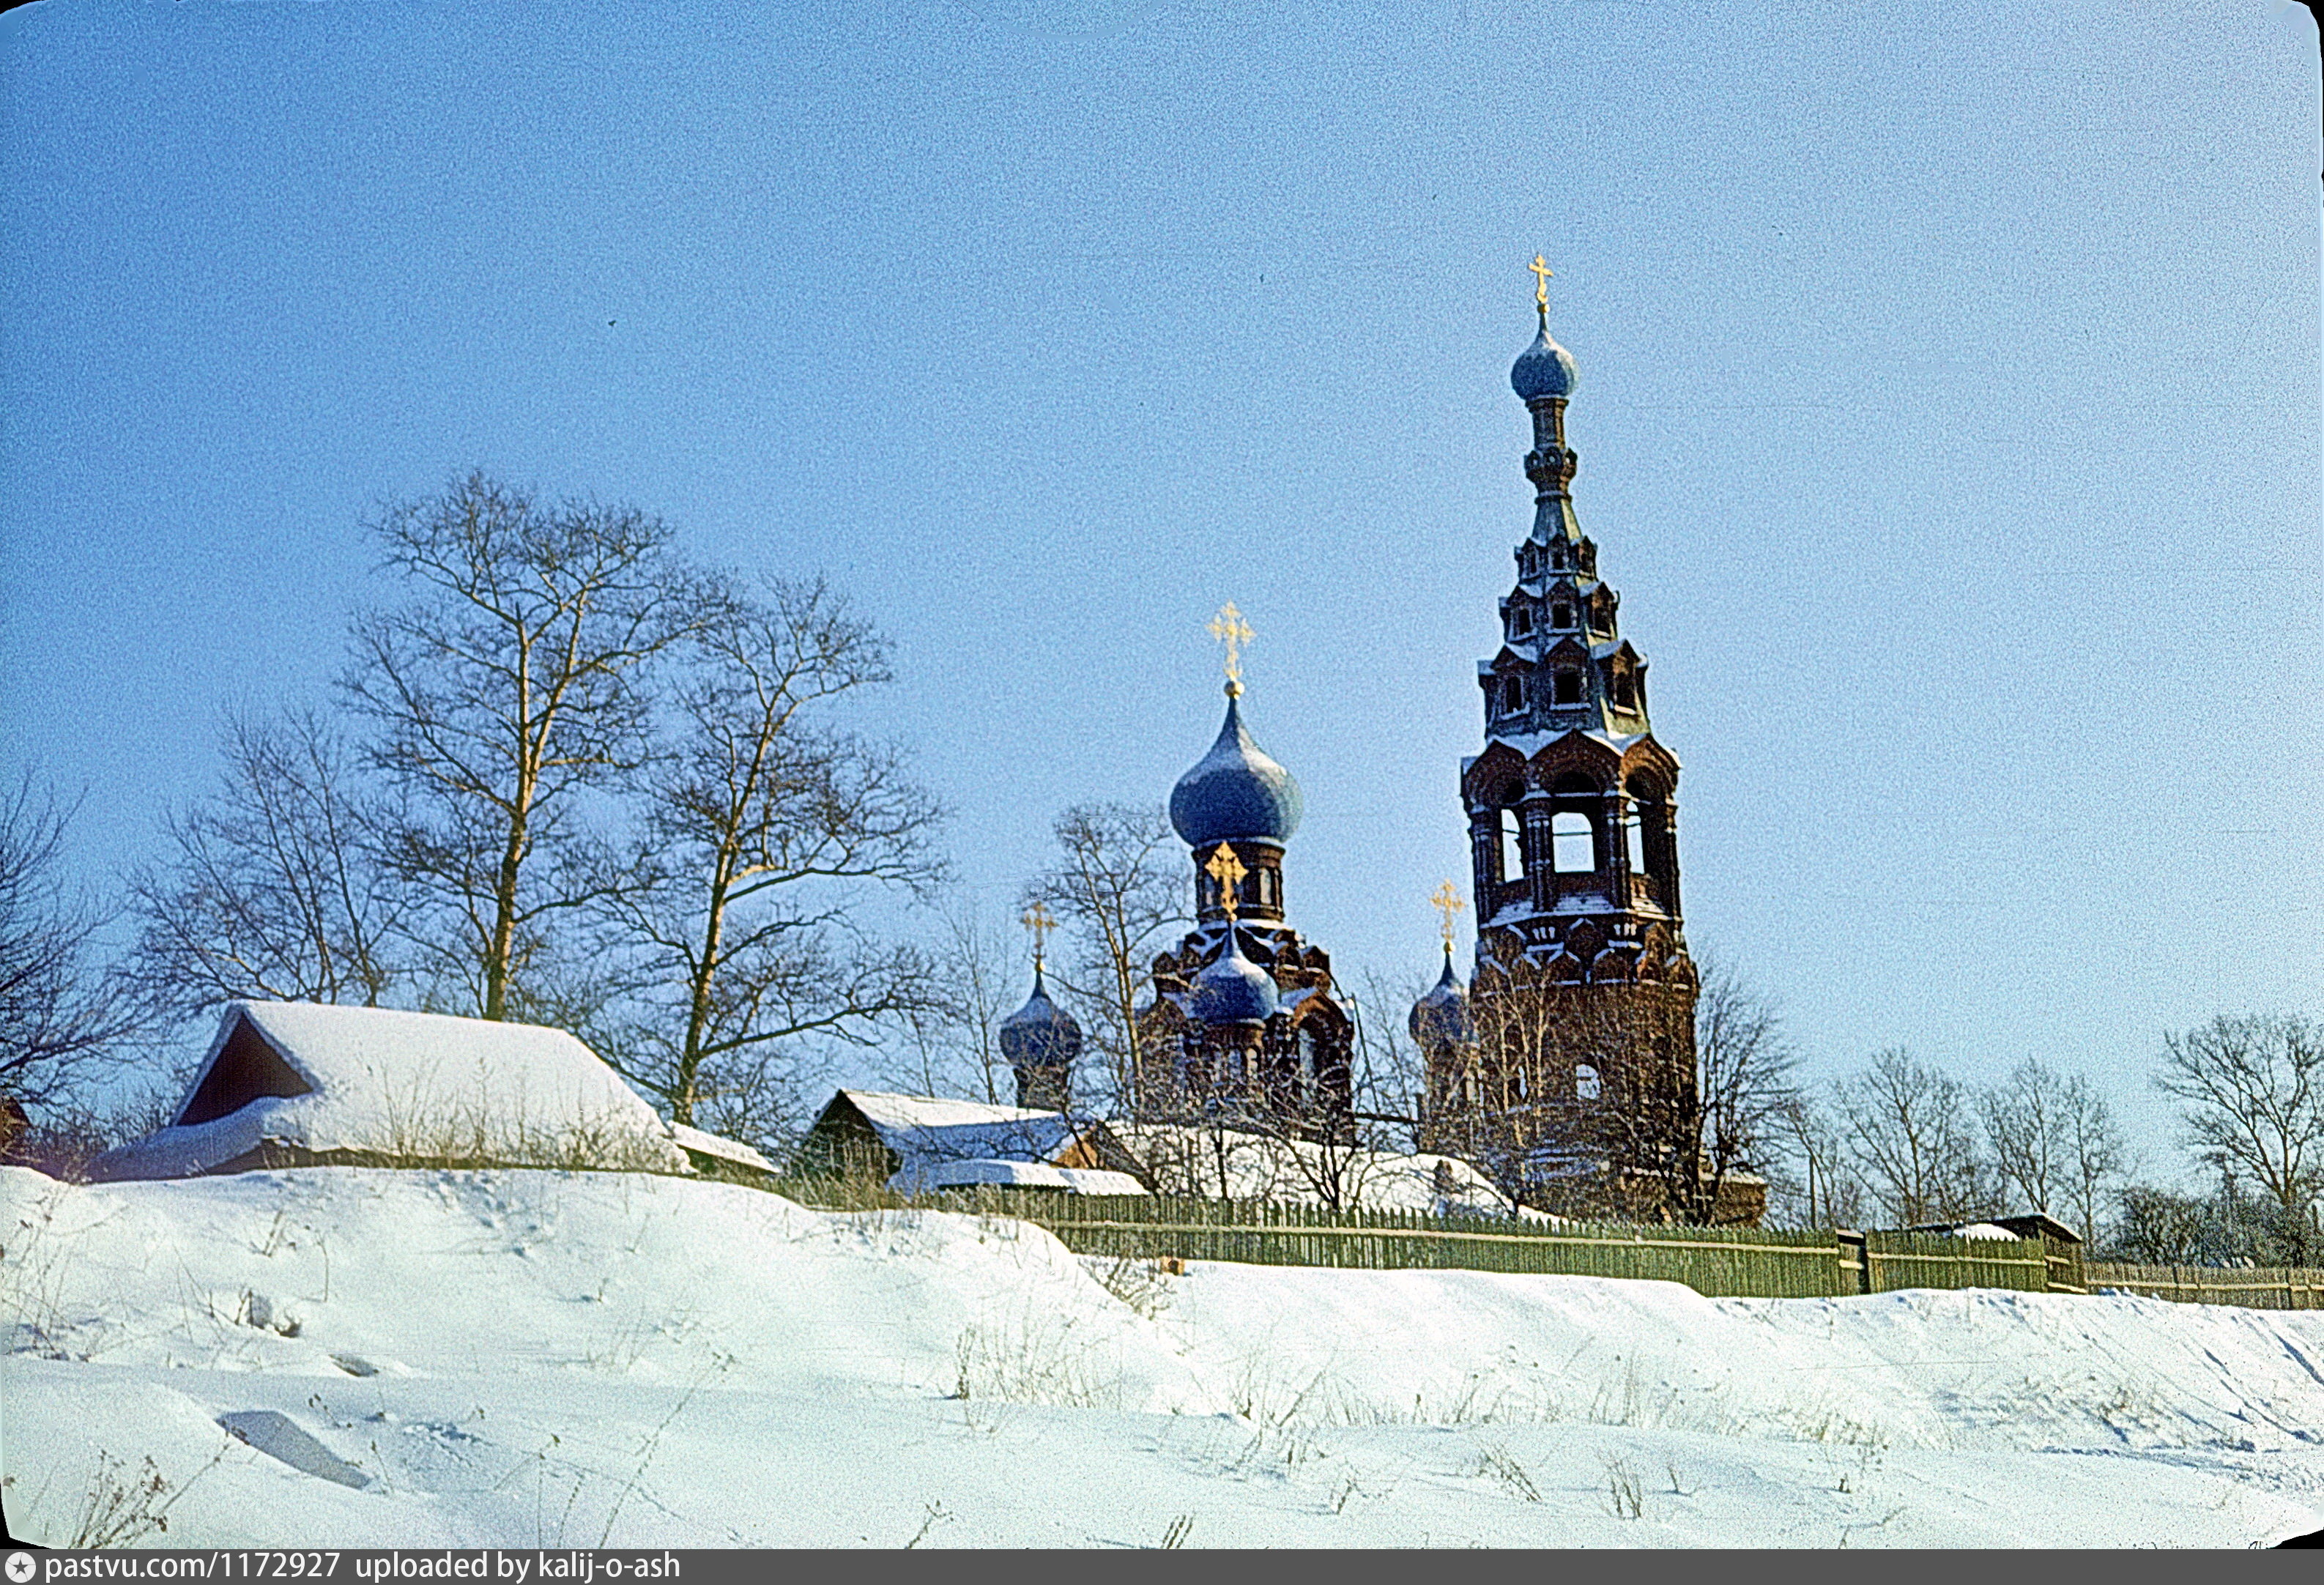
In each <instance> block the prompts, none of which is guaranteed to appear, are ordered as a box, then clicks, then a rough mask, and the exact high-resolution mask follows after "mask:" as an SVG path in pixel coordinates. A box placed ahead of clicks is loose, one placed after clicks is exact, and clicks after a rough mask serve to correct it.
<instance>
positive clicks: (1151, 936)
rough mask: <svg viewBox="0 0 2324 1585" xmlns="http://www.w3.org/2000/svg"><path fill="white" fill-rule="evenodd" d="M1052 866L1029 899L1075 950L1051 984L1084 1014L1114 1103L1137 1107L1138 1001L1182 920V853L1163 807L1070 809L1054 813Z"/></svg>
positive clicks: (1028, 892)
mask: <svg viewBox="0 0 2324 1585" xmlns="http://www.w3.org/2000/svg"><path fill="white" fill-rule="evenodd" d="M1056 838H1057V845H1058V847H1059V848H1060V849H1061V850H1063V851H1062V853H1061V856H1060V858H1059V861H1058V862H1057V863H1056V866H1054V867H1053V868H1051V869H1049V870H1047V871H1044V872H1043V873H1042V874H1040V875H1039V876H1037V877H1036V878H1035V880H1033V882H1032V884H1031V885H1030V886H1028V888H1027V889H1026V894H1025V900H1026V901H1027V903H1028V905H1029V904H1031V903H1036V902H1038V903H1045V904H1047V906H1048V908H1050V909H1051V910H1052V911H1053V912H1054V913H1055V914H1056V917H1057V918H1058V920H1059V922H1060V923H1062V924H1064V925H1065V926H1066V927H1067V928H1069V929H1070V930H1072V931H1073V932H1074V937H1075V938H1076V945H1078V947H1079V948H1080V952H1079V955H1078V956H1077V958H1076V959H1075V961H1074V968H1073V971H1072V972H1071V974H1070V975H1066V974H1059V975H1057V977H1056V978H1057V982H1058V984H1059V985H1060V986H1061V987H1063V988H1064V989H1065V991H1066V992H1067V993H1068V994H1069V995H1070V996H1071V997H1072V998H1073V999H1074V1001H1075V1003H1076V1004H1077V1005H1078V1006H1079V1008H1080V1009H1082V1010H1083V1011H1084V1013H1085V1014H1086V1015H1088V1016H1087V1018H1086V1019H1085V1022H1086V1024H1087V1026H1088V1027H1085V1028H1084V1040H1085V1041H1086V1046H1085V1049H1089V1050H1091V1051H1092V1053H1093V1055H1095V1056H1096V1057H1097V1059H1098V1062H1099V1064H1100V1065H1101V1067H1102V1070H1103V1071H1104V1073H1105V1074H1106V1076H1107V1078H1108V1080H1109V1081H1110V1083H1111V1089H1112V1092H1113V1093H1112V1100H1113V1102H1114V1104H1115V1105H1116V1106H1118V1107H1120V1108H1123V1109H1127V1110H1136V1109H1137V1106H1138V1103H1139V1096H1138V1093H1137V1086H1138V1082H1139V1074H1140V1073H1141V1072H1142V1071H1143V1065H1142V1055H1143V1054H1142V1052H1141V1050H1140V1045H1139V1040H1140V1036H1139V1017H1138V998H1139V990H1140V988H1141V987H1142V986H1143V985H1144V984H1145V982H1146V977H1147V970H1148V966H1149V963H1150V959H1151V957H1152V955H1153V954H1154V952H1155V951H1156V949H1157V947H1159V946H1161V945H1164V944H1165V942H1166V939H1167V935H1168V932H1169V931H1170V930H1172V929H1173V928H1175V927H1176V926H1179V925H1183V924H1185V922H1186V920H1187V918H1188V915H1187V913H1186V908H1185V880H1184V878H1183V877H1182V876H1181V875H1180V873H1179V872H1178V869H1177V861H1178V859H1179V857H1180V854H1181V852H1182V850H1181V849H1180V848H1179V846H1178V843H1177V838H1176V834H1175V833H1174V832H1173V831H1172V829H1171V826H1170V822H1169V819H1168V817H1167V816H1165V815H1164V814H1163V813H1162V812H1161V811H1160V810H1159V809H1153V808H1148V807H1145V806H1139V805H1130V804H1076V805H1074V806H1073V807H1072V808H1070V809H1067V810H1066V811H1065V813H1064V814H1062V815H1060V816H1057V823H1056Z"/></svg>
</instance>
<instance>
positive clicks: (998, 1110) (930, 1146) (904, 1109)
mask: <svg viewBox="0 0 2324 1585" xmlns="http://www.w3.org/2000/svg"><path fill="white" fill-rule="evenodd" d="M839 1093H840V1094H841V1095H842V1096H844V1098H845V1099H846V1100H847V1101H848V1102H849V1103H850V1104H852V1105H853V1107H854V1108H855V1110H857V1111H859V1112H861V1113H862V1115H863V1119H864V1120H865V1121H866V1122H868V1123H870V1124H871V1129H872V1131H873V1132H874V1133H876V1134H878V1135H879V1136H880V1142H881V1144H882V1145H885V1146H886V1147H888V1148H889V1149H890V1150H892V1151H894V1152H895V1153H896V1154H897V1155H898V1156H900V1157H902V1159H903V1162H904V1166H905V1169H906V1170H907V1171H910V1170H912V1169H913V1166H914V1164H915V1163H925V1162H937V1161H977V1160H1007V1161H1048V1160H1051V1159H1053V1158H1054V1157H1056V1156H1058V1155H1060V1154H1062V1153H1063V1152H1064V1151H1065V1150H1066V1149H1067V1148H1068V1147H1071V1146H1072V1145H1073V1143H1074V1141H1075V1140H1076V1139H1078V1138H1080V1137H1081V1135H1082V1131H1083V1129H1084V1126H1085V1125H1084V1124H1083V1123H1082V1122H1080V1121H1079V1120H1076V1119H1074V1118H1070V1117H1067V1116H1066V1115H1065V1113H1064V1112H1060V1111H1040V1110H1033V1109H1031V1108H1028V1107H1022V1106H996V1105H993V1104H991V1102H988V1101H953V1100H947V1099H945V1098H944V1097H941V1096H935V1095H890V1094H887V1093H884V1092H880V1091H877V1090H842V1091H841V1092H839Z"/></svg>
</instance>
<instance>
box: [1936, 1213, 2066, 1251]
mask: <svg viewBox="0 0 2324 1585" xmlns="http://www.w3.org/2000/svg"><path fill="white" fill-rule="evenodd" d="M1905 1231H1906V1232H1908V1233H1949V1234H1950V1235H1951V1236H1952V1237H1954V1238H1957V1239H2049V1240H2050V1241H2051V1242H2052V1243H2053V1244H2079V1243H2080V1242H2081V1241H2082V1235H2081V1234H2080V1233H2078V1232H2076V1231H2075V1230H2073V1229H2072V1228H2070V1227H2068V1226H2067V1225H2066V1224H2065V1223H2064V1222H2062V1221H2058V1220H2057V1219H2056V1218H2055V1217H2053V1216H2051V1215H2050V1214H2049V1213H2048V1212H2041V1211H2029V1212H2026V1213H2025V1214H2024V1215H2023V1216H1988V1217H1986V1218H1984V1219H1982V1220H1980V1221H1960V1222H1942V1221H1941V1222H1935V1223H1932V1224H1930V1225H1928V1226H1925V1227H1908V1228H1906V1229H1905Z"/></svg>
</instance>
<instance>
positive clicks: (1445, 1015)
mask: <svg viewBox="0 0 2324 1585" xmlns="http://www.w3.org/2000/svg"><path fill="white" fill-rule="evenodd" d="M1406 1027H1407V1028H1409V1029H1410V1030H1411V1031H1412V1037H1413V1039H1414V1040H1415V1041H1416V1043H1417V1044H1418V1045H1419V1046H1420V1047H1421V1049H1423V1050H1424V1051H1425V1050H1427V1049H1429V1048H1430V1047H1432V1046H1447V1045H1458V1044H1459V1043H1460V1042H1462V1041H1464V1040H1466V1039H1468V1037H1469V994H1468V992H1467V991H1464V990H1462V986H1461V981H1458V980H1456V979H1454V978H1453V977H1452V948H1451V947H1449V946H1448V947H1446V948H1445V949H1444V972H1443V974H1441V975H1439V976H1438V977H1437V981H1436V983H1435V985H1434V987H1433V988H1431V989H1430V991H1429V992H1428V994H1427V995H1425V996H1424V997H1422V998H1421V999H1420V1000H1418V1001H1416V1002H1414V1003H1413V1004H1412V1017H1411V1018H1410V1019H1409V1020H1407V1022H1406Z"/></svg>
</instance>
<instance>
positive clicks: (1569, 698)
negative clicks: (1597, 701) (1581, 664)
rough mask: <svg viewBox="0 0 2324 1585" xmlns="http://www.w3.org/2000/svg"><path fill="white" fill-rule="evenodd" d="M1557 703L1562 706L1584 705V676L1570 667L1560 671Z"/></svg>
mask: <svg viewBox="0 0 2324 1585" xmlns="http://www.w3.org/2000/svg"><path fill="white" fill-rule="evenodd" d="M1557 702H1558V703H1559V704H1561V705H1579V704H1580V703H1582V674H1581V673H1580V672H1578V671H1576V670H1574V669H1573V668H1572V667H1570V666H1568V667H1563V668H1560V669H1559V671H1558V674H1557Z"/></svg>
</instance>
